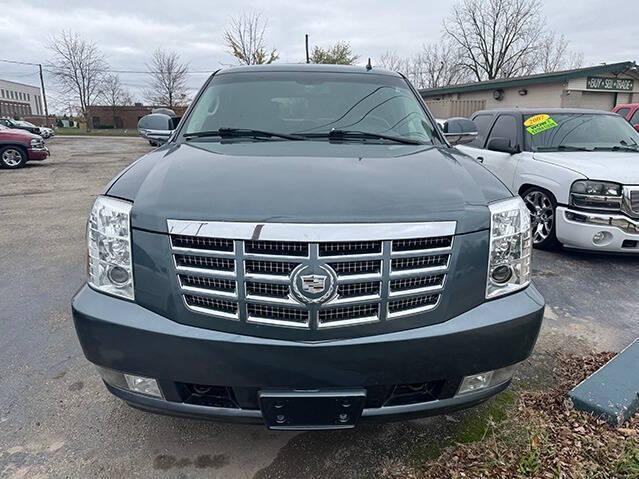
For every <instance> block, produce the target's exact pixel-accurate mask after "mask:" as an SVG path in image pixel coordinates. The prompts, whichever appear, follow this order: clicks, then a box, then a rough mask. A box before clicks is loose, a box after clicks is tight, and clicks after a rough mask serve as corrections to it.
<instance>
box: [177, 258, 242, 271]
mask: <svg viewBox="0 0 639 479" xmlns="http://www.w3.org/2000/svg"><path fill="white" fill-rule="evenodd" d="M175 264H177V265H178V266H182V267H185V268H200V269H207V270H215V271H233V269H234V268H235V261H234V260H232V259H226V258H211V257H209V256H193V255H183V254H176V255H175Z"/></svg>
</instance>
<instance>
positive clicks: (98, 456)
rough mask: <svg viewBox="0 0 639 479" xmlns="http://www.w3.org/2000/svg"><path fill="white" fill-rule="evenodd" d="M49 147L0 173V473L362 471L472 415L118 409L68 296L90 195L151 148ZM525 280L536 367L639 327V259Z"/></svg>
mask: <svg viewBox="0 0 639 479" xmlns="http://www.w3.org/2000/svg"><path fill="white" fill-rule="evenodd" d="M50 148H51V151H52V156H51V158H50V159H49V160H47V161H45V162H42V163H30V164H28V167H27V168H24V169H22V170H18V171H7V170H1V171H0V305H1V307H0V431H1V432H0V476H2V477H5V475H6V476H8V477H29V478H34V477H78V478H79V477H117V476H120V477H157V476H160V475H161V476H162V477H175V478H178V477H180V478H182V477H255V476H257V477H261V478H267V477H291V476H292V477H306V476H314V477H370V476H371V475H376V474H378V473H379V472H380V471H382V470H383V468H384V467H385V466H384V465H385V463H386V462H385V461H386V460H387V459H388V458H389V457H392V456H396V455H398V454H403V453H407V454H408V453H411V451H412V450H413V449H412V448H413V446H414V444H415V443H416V441H418V440H420V441H423V440H438V438H443V437H446V436H447V435H450V425H451V424H455V423H457V422H459V421H461V420H463V419H464V418H465V417H469V415H470V416H471V417H472V415H473V414H477V412H476V411H475V412H467V413H459V414H455V415H453V416H448V417H440V418H433V419H427V420H420V421H410V422H404V423H393V424H380V425H365V426H362V427H360V428H358V429H356V430H355V431H351V432H322V433H299V434H296V433H281V432H270V431H268V430H267V429H266V428H264V427H260V426H245V425H228V424H217V423H207V422H197V421H192V420H186V419H180V418H171V417H163V416H156V415H150V414H146V413H142V412H139V411H137V410H134V409H131V408H129V407H127V406H126V405H124V404H123V403H122V402H120V401H119V400H117V399H115V398H113V397H111V396H110V395H109V394H108V393H107V392H106V390H105V388H104V387H103V385H102V384H101V382H100V380H99V379H98V376H97V374H96V373H95V372H94V370H93V368H92V366H91V365H90V364H89V363H88V362H87V361H86V360H85V359H84V357H83V355H82V352H81V350H80V346H79V344H78V341H77V339H76V337H75V332H74V330H73V323H72V320H71V314H70V300H71V297H72V296H73V294H74V293H75V291H76V290H77V289H78V288H79V287H80V286H81V285H82V283H83V282H84V276H85V272H84V270H85V232H84V227H85V221H86V216H87V213H88V211H89V208H90V205H91V202H92V200H93V198H94V197H95V196H96V195H97V194H99V193H100V192H101V191H102V189H103V187H104V185H105V184H106V183H107V182H108V181H109V180H110V179H111V178H112V177H113V176H114V174H115V173H117V172H118V171H119V170H121V169H122V168H124V167H125V166H126V165H128V164H129V163H130V162H131V161H132V160H134V159H135V158H137V157H138V156H140V155H141V154H143V153H144V152H145V151H147V150H148V149H149V146H148V144H147V143H146V142H144V141H142V140H140V139H138V138H88V137H86V138H81V137H69V138H56V139H54V140H53V141H51V142H50ZM534 278H535V282H536V284H537V286H538V287H539V289H540V290H541V292H542V293H543V294H544V295H545V297H546V300H547V302H548V308H547V311H546V319H545V324H544V329H543V332H542V337H541V340H540V342H539V343H538V347H537V350H536V353H535V355H534V358H533V362H534V363H535V364H543V362H544V361H543V358H544V357H545V355H546V354H548V353H549V352H553V351H557V350H568V351H577V352H579V351H604V350H612V351H617V350H619V349H621V348H622V347H624V346H625V345H627V344H629V343H630V342H631V341H632V340H633V339H634V338H636V337H637V336H639V313H638V311H639V295H638V294H637V288H638V286H639V258H630V257H613V256H600V255H593V254H581V253H570V252H557V253H546V252H536V254H535V258H534ZM537 371H542V370H539V369H537ZM539 375H541V376H543V372H541V373H539ZM534 376H535V374H533V373H531V372H530V371H528V372H525V371H524V372H522V375H521V378H522V380H523V381H524V382H525V381H527V380H529V379H532V378H533V377H534ZM488 407H489V406H488ZM424 438H425V439H424Z"/></svg>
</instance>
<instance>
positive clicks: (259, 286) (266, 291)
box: [246, 281, 291, 298]
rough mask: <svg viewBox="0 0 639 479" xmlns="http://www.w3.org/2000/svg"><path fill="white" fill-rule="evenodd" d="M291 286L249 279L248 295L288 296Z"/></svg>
mask: <svg viewBox="0 0 639 479" xmlns="http://www.w3.org/2000/svg"><path fill="white" fill-rule="evenodd" d="M290 292H291V288H290V286H289V285H288V284H276V283H257V282H255V281H247V283H246V294H247V296H264V297H265V298H288V295H289V294H290Z"/></svg>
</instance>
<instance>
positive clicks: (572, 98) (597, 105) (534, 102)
mask: <svg viewBox="0 0 639 479" xmlns="http://www.w3.org/2000/svg"><path fill="white" fill-rule="evenodd" d="M601 76H607V75H601ZM619 77H620V78H631V79H633V80H634V88H633V92H617V93H616V95H615V92H610V91H593V90H586V77H583V78H577V79H574V80H570V81H568V82H559V83H547V84H536V85H530V86H527V87H513V88H504V89H503V91H504V97H503V99H502V100H501V101H497V100H495V98H494V97H493V90H479V91H469V92H464V93H451V94H446V95H438V96H436V97H427V98H425V99H424V100H425V101H426V102H427V103H428V104H429V105H431V104H433V105H434V106H435V105H436V107H435V109H437V110H438V112H441V113H442V114H440V115H439V116H438V118H444V119H445V118H447V116H445V115H443V113H444V112H447V111H449V109H447V107H446V105H445V104H446V103H456V102H460V103H461V102H464V103H471V102H481V101H483V102H485V108H486V109H492V108H517V107H519V108H593V109H597V110H606V111H609V110H611V109H612V108H614V106H615V105H619V104H622V103H634V102H639V77H632V76H629V75H620V76H619ZM522 88H525V89H526V90H527V91H528V93H527V94H526V95H520V94H519V90H521V89H522ZM436 98H440V100H439V101H435V100H436ZM436 116H437V114H436Z"/></svg>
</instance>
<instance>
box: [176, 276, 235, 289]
mask: <svg viewBox="0 0 639 479" xmlns="http://www.w3.org/2000/svg"><path fill="white" fill-rule="evenodd" d="M179 278H180V284H181V285H182V288H185V289H203V290H208V289H210V290H212V291H226V292H229V293H234V292H235V281H234V280H230V279H216V278H206V277H201V276H191V275H184V274H181V275H179Z"/></svg>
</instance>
